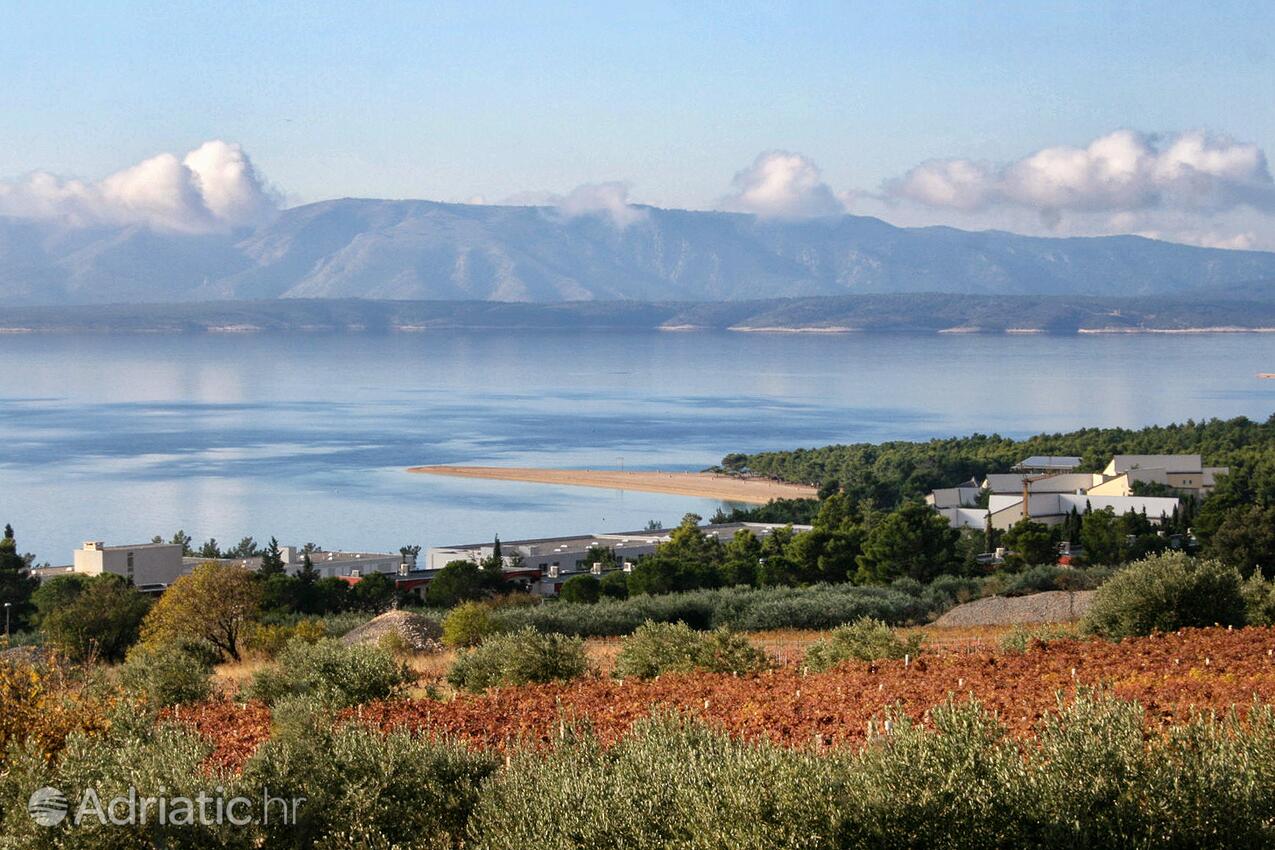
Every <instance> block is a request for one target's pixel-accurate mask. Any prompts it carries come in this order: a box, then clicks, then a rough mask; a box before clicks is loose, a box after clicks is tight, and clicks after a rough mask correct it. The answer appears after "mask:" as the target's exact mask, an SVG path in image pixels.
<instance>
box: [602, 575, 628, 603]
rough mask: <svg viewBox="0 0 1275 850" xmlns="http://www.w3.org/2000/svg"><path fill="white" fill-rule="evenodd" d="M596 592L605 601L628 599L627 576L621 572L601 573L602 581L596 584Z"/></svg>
mask: <svg viewBox="0 0 1275 850" xmlns="http://www.w3.org/2000/svg"><path fill="white" fill-rule="evenodd" d="M598 590H599V591H600V592H601V593H602V595H603V596H605V597H606V598H607V599H628V598H629V574H628V573H626V572H624V571H623V570H613V571H611V572H609V573H603V575H602V579H601V580H600V581H599V582H598Z"/></svg>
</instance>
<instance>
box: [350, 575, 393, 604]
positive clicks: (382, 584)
mask: <svg viewBox="0 0 1275 850" xmlns="http://www.w3.org/2000/svg"><path fill="white" fill-rule="evenodd" d="M396 589H397V585H396V583H395V581H394V579H393V577H392V576H389V575H387V574H385V573H372V574H371V575H365V576H363V577H362V578H360V579H359V580H358V581H357V582H356V583H355V585H354V586H353V587H351V588H350V601H349V604H350V606H351V607H353V608H357V609H359V610H360V611H368V612H377V613H379V612H381V611H384V610H385V609H387V608H389V607H390V605H391V604H393V602H394V593H395V590H396Z"/></svg>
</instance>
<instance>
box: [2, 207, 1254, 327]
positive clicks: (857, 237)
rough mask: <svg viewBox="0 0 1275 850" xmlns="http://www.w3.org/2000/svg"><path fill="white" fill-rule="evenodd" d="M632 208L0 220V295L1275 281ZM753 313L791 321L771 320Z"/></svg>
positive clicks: (790, 291) (1109, 243)
mask: <svg viewBox="0 0 1275 850" xmlns="http://www.w3.org/2000/svg"><path fill="white" fill-rule="evenodd" d="M627 209H629V210H630V212H631V215H629V216H627V217H626V219H625V221H624V222H623V223H616V222H614V221H612V220H611V219H610V218H608V217H607V216H605V215H601V214H588V213H584V214H567V213H564V212H563V211H561V210H559V209H557V208H554V207H535V206H499V205H484V204H448V203H436V202H432V201H413V200H402V201H387V200H376V199H358V198H346V199H342V200H334V201H323V202H320V203H314V204H306V205H303V206H298V207H293V208H291V209H286V210H282V211H281V212H279V213H278V214H277V215H275V216H274V217H273V218H271V219H270V220H269V221H266V222H264V223H263V224H260V225H257V226H254V227H246V228H240V229H235V230H229V231H225V232H213V233H198V234H192V233H177V232H161V231H157V230H153V229H151V228H148V227H145V226H142V225H136V224H132V225H116V226H107V225H100V224H98V225H92V226H80V225H77V224H76V223H75V222H68V221H64V220H52V219H48V220H45V219H41V220H36V219H17V218H5V217H0V307H3V308H6V309H7V308H12V307H18V306H34V305H58V306H66V305H75V304H125V303H126V304H154V303H172V302H200V301H257V300H267V299H276V298H285V299H289V300H297V299H347V298H366V299H373V300H413V301H415V300H431V301H449V302H451V301H484V302H486V301H490V302H524V303H537V304H555V303H559V302H574V301H591V302H598V303H609V302H628V301H639V302H650V303H655V304H664V303H672V302H697V303H700V302H732V303H734V302H756V301H759V300H765V299H776V298H813V297H845V296H867V295H882V294H908V295H911V294H917V293H945V294H952V295H971V296H985V297H986V296H1031V297H1037V296H1060V297H1069V298H1070V297H1087V298H1092V297H1194V296H1203V297H1210V298H1212V297H1219V295H1221V294H1223V293H1225V292H1226V291H1228V290H1230V289H1232V288H1234V287H1239V286H1245V285H1249V284H1252V283H1253V282H1255V281H1257V282H1262V281H1265V282H1266V283H1267V284H1269V282H1270V281H1272V280H1275V253H1271V252H1266V251H1240V250H1221V249H1216V248H1201V247H1196V246H1192V245H1181V244H1175V243H1171V242H1162V241H1158V240H1154V239H1146V238H1143V237H1140V236H1104V237H1093V238H1045V237H1036V236H1022V235H1017V234H1014V233H1006V232H1002V231H977V232H976V231H965V230H958V229H955V228H950V227H896V226H894V225H892V224H890V223H888V222H885V221H882V220H880V219H877V218H871V217H865V216H853V215H831V216H824V217H819V218H810V219H801V220H792V219H778V218H761V217H758V216H754V215H747V214H741V213H727V212H707V211H692V210H676V209H659V208H655V207H646V206H634V207H629V208H627ZM1266 288H1269V286H1267V287H1266ZM604 309H609V308H604ZM886 309H892V307H891V306H890V303H889V302H887V307H886ZM585 315H588V314H587V313H586V314H585ZM692 318H694V317H692ZM781 318H782V317H781ZM976 318H977V317H976ZM700 321H707V319H702V320H700ZM962 321H964V319H962ZM690 323H692V324H693V323H694V321H691V322H690ZM749 323H750V324H753V325H756V326H758V327H771V326H774V327H788V326H789V325H790V324H791V322H789V321H786V320H785V321H779V322H776V321H773V317H771V318H767V317H762V316H758V317H756V318H755V319H753V318H750V320H749ZM953 324H954V325H956V324H960V322H954V323H953ZM973 324H976V325H978V326H980V327H981V326H982V324H983V323H982V322H974V323H973ZM1204 324H1215V322H1213V321H1208V322H1204ZM1226 324H1230V322H1226ZM851 326H852V327H853V325H851ZM1029 326H1030V325H1029Z"/></svg>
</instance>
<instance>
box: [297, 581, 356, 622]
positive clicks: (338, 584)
mask: <svg viewBox="0 0 1275 850" xmlns="http://www.w3.org/2000/svg"><path fill="white" fill-rule="evenodd" d="M349 600H350V585H349V584H348V583H347V582H345V581H342V580H341V579H339V578H336V577H335V576H328V577H327V578H321V579H319V580H318V581H316V582H315V583H314V588H313V590H311V591H310V593H308V594H307V596H306V601H305V604H306V606H307V607H306V613H307V614H332V613H335V612H337V611H344V610H346V608H348V607H349Z"/></svg>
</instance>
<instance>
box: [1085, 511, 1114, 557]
mask: <svg viewBox="0 0 1275 850" xmlns="http://www.w3.org/2000/svg"><path fill="white" fill-rule="evenodd" d="M1120 541H1121V538H1120V529H1119V527H1118V526H1117V525H1116V513H1115V511H1113V510H1112V509H1111V508H1104V509H1102V510H1100V511H1094V510H1089V511H1086V512H1085V515H1084V518H1083V520H1082V521H1081V524H1080V545H1081V546H1083V547H1084V550H1085V560H1086V561H1088V562H1089V563H1091V564H1103V565H1108V566H1114V565H1116V564H1119V563H1120Z"/></svg>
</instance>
